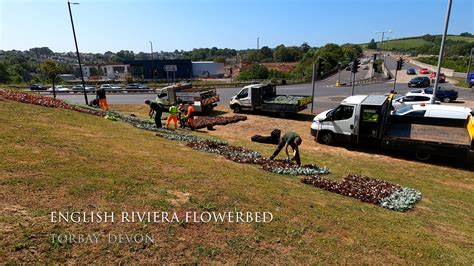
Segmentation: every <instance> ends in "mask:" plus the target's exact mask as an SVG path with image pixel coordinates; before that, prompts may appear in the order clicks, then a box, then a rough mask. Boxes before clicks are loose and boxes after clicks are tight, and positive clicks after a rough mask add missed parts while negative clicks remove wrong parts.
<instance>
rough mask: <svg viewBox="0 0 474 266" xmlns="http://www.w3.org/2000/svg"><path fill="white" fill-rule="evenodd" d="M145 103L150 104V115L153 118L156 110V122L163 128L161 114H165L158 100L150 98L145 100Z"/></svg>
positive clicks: (157, 125)
mask: <svg viewBox="0 0 474 266" xmlns="http://www.w3.org/2000/svg"><path fill="white" fill-rule="evenodd" d="M145 104H146V105H149V106H150V111H149V112H148V116H150V118H152V116H153V112H155V124H156V127H157V128H161V127H162V125H161V115H162V114H163V107H162V106H161V104H159V103H157V102H152V101H150V100H145Z"/></svg>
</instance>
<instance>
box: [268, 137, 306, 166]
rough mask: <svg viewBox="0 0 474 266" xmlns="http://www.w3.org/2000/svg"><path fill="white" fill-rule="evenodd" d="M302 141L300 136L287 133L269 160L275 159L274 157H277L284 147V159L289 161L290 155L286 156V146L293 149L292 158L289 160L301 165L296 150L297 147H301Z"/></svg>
mask: <svg viewBox="0 0 474 266" xmlns="http://www.w3.org/2000/svg"><path fill="white" fill-rule="evenodd" d="M301 142H302V139H301V137H300V135H298V134H297V133H295V132H288V133H286V134H285V135H284V136H283V137H282V138H281V139H280V142H279V143H278V146H277V148H276V150H275V152H273V155H272V156H271V157H270V160H273V159H275V157H277V156H278V154H279V153H280V151H281V149H283V147H285V153H286V158H287V159H289V158H290V155H289V154H288V146H291V148H292V149H293V157H292V158H291V160H292V161H296V164H298V165H301V160H300V153H299V150H298V146H300V145H301Z"/></svg>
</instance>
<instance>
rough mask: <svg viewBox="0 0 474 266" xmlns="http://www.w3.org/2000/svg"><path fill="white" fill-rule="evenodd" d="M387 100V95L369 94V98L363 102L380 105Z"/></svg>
mask: <svg viewBox="0 0 474 266" xmlns="http://www.w3.org/2000/svg"><path fill="white" fill-rule="evenodd" d="M386 100H387V96H385V95H369V96H368V97H367V98H365V100H364V101H363V102H362V104H365V105H378V106H380V105H383V104H384V103H385V101H386Z"/></svg>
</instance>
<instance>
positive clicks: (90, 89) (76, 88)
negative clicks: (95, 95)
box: [72, 84, 95, 93]
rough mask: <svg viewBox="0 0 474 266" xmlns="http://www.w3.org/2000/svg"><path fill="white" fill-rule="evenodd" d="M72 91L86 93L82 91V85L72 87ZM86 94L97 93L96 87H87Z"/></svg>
mask: <svg viewBox="0 0 474 266" xmlns="http://www.w3.org/2000/svg"><path fill="white" fill-rule="evenodd" d="M72 91H73V92H74V93H77V92H84V90H83V89H82V85H81V84H78V85H74V86H72ZM86 92H95V87H94V86H86Z"/></svg>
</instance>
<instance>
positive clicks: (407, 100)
mask: <svg viewBox="0 0 474 266" xmlns="http://www.w3.org/2000/svg"><path fill="white" fill-rule="evenodd" d="M432 98H433V95H432V94H420V95H405V96H401V97H398V98H397V99H395V100H393V101H392V107H393V109H394V110H399V109H402V108H404V107H406V106H410V105H418V104H423V103H424V104H430V103H431V99H432ZM439 103H440V102H439V101H438V100H437V99H435V104H439Z"/></svg>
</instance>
